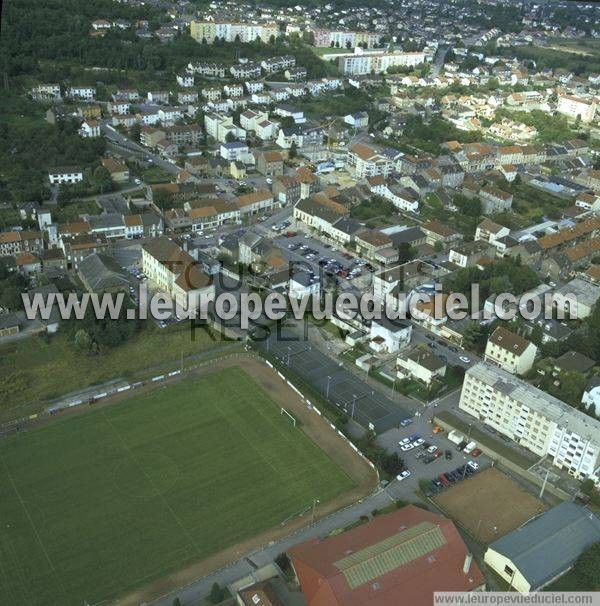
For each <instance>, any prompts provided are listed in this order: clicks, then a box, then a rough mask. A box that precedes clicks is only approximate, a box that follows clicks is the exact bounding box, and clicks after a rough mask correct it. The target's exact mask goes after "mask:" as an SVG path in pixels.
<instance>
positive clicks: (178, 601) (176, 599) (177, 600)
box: [173, 598, 181, 606]
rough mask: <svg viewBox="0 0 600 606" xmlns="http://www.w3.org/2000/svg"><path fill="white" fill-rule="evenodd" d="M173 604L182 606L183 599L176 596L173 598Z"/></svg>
mask: <svg viewBox="0 0 600 606" xmlns="http://www.w3.org/2000/svg"><path fill="white" fill-rule="evenodd" d="M173 606H181V600H180V599H179V598H175V599H174V600H173Z"/></svg>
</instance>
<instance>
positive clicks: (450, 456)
mask: <svg viewBox="0 0 600 606" xmlns="http://www.w3.org/2000/svg"><path fill="white" fill-rule="evenodd" d="M445 454H446V461H451V460H452V451H451V450H447V451H446V452H445Z"/></svg>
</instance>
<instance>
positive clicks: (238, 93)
mask: <svg viewBox="0 0 600 606" xmlns="http://www.w3.org/2000/svg"><path fill="white" fill-rule="evenodd" d="M223 90H224V91H225V94H226V95H227V96H228V97H243V96H244V86H243V85H242V84H226V85H225V86H224V87H223Z"/></svg>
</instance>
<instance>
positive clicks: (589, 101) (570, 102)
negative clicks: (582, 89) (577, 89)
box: [556, 95, 598, 123]
mask: <svg viewBox="0 0 600 606" xmlns="http://www.w3.org/2000/svg"><path fill="white" fill-rule="evenodd" d="M597 107H598V101H597V99H595V98H592V97H590V98H585V97H575V96H573V95H560V96H559V97H558V106H557V108H556V109H557V111H558V113H559V114H564V115H565V116H568V117H569V118H573V119H574V120H575V119H577V118H578V117H579V119H580V120H581V121H582V122H585V123H589V122H591V121H592V120H593V119H594V116H595V115H596V108H597Z"/></svg>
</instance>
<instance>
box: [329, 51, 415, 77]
mask: <svg viewBox="0 0 600 606" xmlns="http://www.w3.org/2000/svg"><path fill="white" fill-rule="evenodd" d="M425 61H426V56H425V53H422V52H415V53H403V52H395V53H364V52H363V51H362V49H356V51H355V54H353V55H344V56H342V57H340V58H339V59H338V66H339V68H340V71H341V72H342V73H343V74H346V75H348V76H360V75H364V74H370V73H376V74H381V73H384V72H387V70H388V69H389V68H390V67H395V66H402V67H414V66H416V65H420V64H421V63H425Z"/></svg>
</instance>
